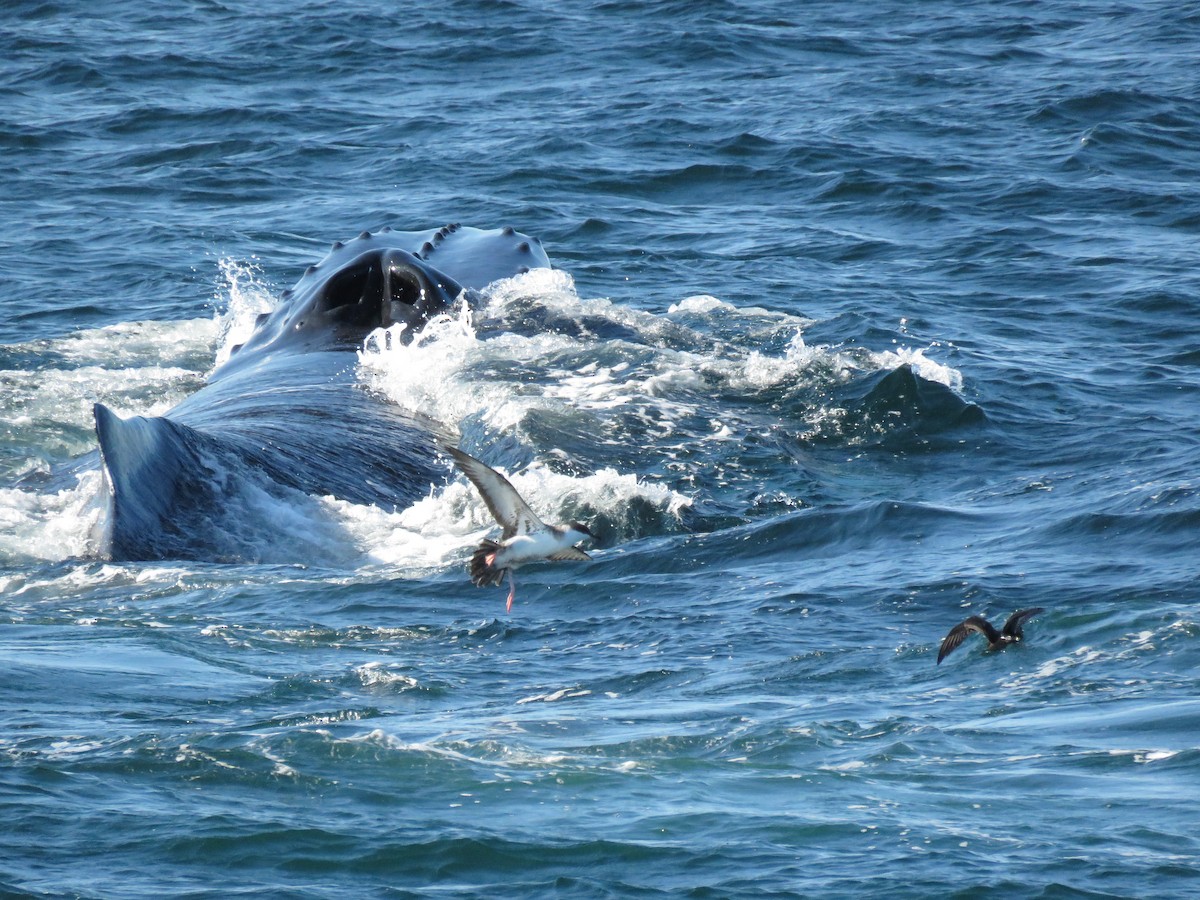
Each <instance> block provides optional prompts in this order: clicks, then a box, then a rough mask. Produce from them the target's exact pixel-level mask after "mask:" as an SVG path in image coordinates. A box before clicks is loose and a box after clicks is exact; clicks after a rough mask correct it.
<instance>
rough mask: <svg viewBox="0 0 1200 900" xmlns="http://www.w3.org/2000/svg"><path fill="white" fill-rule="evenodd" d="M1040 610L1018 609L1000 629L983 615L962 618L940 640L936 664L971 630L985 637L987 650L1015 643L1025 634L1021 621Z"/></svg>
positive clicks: (939, 663) (940, 662) (1040, 610)
mask: <svg viewBox="0 0 1200 900" xmlns="http://www.w3.org/2000/svg"><path fill="white" fill-rule="evenodd" d="M1040 612H1045V610H1044V609H1043V608H1042V607H1040V606H1034V607H1032V608H1031V609H1018V610H1017V611H1016V612H1015V613H1013V614H1012V615H1011V616H1009V617H1008V621H1007V622H1005V623H1004V628H1002V629H1001V630H1000V631H997V630H996V628H995V626H993V625H992V623H991V622H989V621H988V620H987V619H985V618H984V617H983V616H970V617H968V618H966V619H964V620H963V621H961V622H959V623H958V624H957V625H955V626H954V627H953V628H951V629H950V633H949V634H947V635H946V637H945V638H944V639H943V640H942V647H941V649H940V650H938V658H937V661H938V665H939V666H940V665H941V664H942V660H943V659H945V658H946V657H947V656H949V655H950V654H951V653H952V652H953V651H954V649H955V648H956V647H958V645H959V644H961V643H962V642H963V641H964V640H965V639H966V637H967V635H968V634H971V632H976V633H978V634H982V635H983V636H984V637H985V638H987V640H988V649H989V650H998V649H1001V648H1003V647H1007V646H1008V645H1009V644H1013V643H1016V642H1017V641H1019V640H1021V639H1022V638H1023V637H1024V636H1025V635H1024V633H1023V632H1022V631H1021V623H1022V622H1024V621H1025V620H1026V619H1028V618H1030V617H1031V616H1036V615H1037V614H1038V613H1040Z"/></svg>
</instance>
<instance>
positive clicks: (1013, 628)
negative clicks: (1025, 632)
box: [1003, 606, 1046, 638]
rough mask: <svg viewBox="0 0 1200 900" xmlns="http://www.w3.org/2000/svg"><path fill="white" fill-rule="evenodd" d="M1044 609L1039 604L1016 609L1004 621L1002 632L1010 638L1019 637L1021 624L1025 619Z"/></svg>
mask: <svg viewBox="0 0 1200 900" xmlns="http://www.w3.org/2000/svg"><path fill="white" fill-rule="evenodd" d="M1045 611H1046V610H1045V609H1043V608H1042V607H1040V606H1034V607H1031V608H1030V609H1018V610H1017V611H1016V612H1015V613H1013V614H1012V615H1011V616H1009V617H1008V621H1007V622H1005V623H1004V632H1003V633H1004V634H1005V635H1007V636H1008V637H1011V638H1019V637H1021V625H1022V624H1023V623H1024V622H1025V620H1026V619H1030V618H1032V617H1034V616H1036V615H1037V614H1038V613H1040V612H1045Z"/></svg>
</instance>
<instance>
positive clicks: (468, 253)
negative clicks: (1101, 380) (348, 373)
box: [214, 225, 550, 376]
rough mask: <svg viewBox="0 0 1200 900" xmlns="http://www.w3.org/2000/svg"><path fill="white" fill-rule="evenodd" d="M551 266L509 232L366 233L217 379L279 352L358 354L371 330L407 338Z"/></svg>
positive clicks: (283, 307)
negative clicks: (472, 297)
mask: <svg viewBox="0 0 1200 900" xmlns="http://www.w3.org/2000/svg"><path fill="white" fill-rule="evenodd" d="M549 265H550V261H549V260H548V259H547V258H546V253H545V251H544V250H542V247H541V243H540V242H539V241H538V240H537V239H536V238H530V237H527V236H526V235H523V234H520V233H519V232H516V231H514V230H513V229H512V228H499V229H494V230H490V231H485V230H481V229H478V228H465V227H463V226H460V225H446V226H444V227H442V228H438V229H435V230H432V231H427V232H414V231H407V232H402V231H392V230H391V229H390V228H384V229H382V230H380V231H378V232H375V233H371V232H369V231H364V232H363V233H362V234H360V235H359V236H358V237H356V238H354V239H353V240H349V241H346V242H345V243H342V242H341V241H338V242H337V243H335V244H334V245H333V247H332V249H331V250H330V251H329V253H328V255H327V256H326V257H325V258H324V259H323V260H321V261H320V262H319V263H316V264H315V265H312V266H309V268H308V270H307V271H305V273H304V275H303V276H302V277H301V278H300V280H299V281H298V282H296V285H295V287H293V288H291V289H289V290H286V291H284V292H283V293H282V294H281V295H280V298H279V303H278V305H277V306H276V307H275V309H274V310H272V311H271V312H270V313H264V314H263V315H261V316H259V319H258V322H257V323H256V324H255V328H254V333H253V334H252V335H251V336H250V338H249V340H247V341H246V342H245V343H244V344H241V345H239V346H238V347H235V348H234V351H233V354H232V356H231V358H230V360H229V361H228V362H227V363H226V364H225V365H224V366H223V367H222V368H221V370H220V371H219V372H218V373H214V376H215V375H217V374H221V375H224V374H226V373H227V372H228V371H233V370H238V369H242V368H244V367H245V365H246V364H247V362H248V360H249V359H253V358H261V357H262V356H263V355H264V354H272V353H275V352H277V351H287V352H300V353H305V352H313V351H321V350H352V349H356V348H357V347H359V346H360V345H361V344H362V342H363V340H364V339H365V338H366V336H367V335H369V334H370V333H371V332H372V331H374V330H375V329H376V328H387V327H389V326H391V325H396V324H403V325H405V326H406V328H405V331H404V334H405V335H412V334H413V333H415V332H416V331H417V330H419V328H420V327H421V326H422V325H424V324H425V322H427V321H429V320H430V319H431V318H433V317H434V316H436V315H437V314H439V313H441V312H443V311H445V310H447V309H448V308H449V307H450V306H451V305H452V304H453V303H454V302H455V301H456V300H457V299H458V298H459V296H461V295H462V294H463V292H464V290H477V289H481V288H483V287H484V286H485V285H487V284H488V283H489V282H491V281H494V280H496V279H497V278H505V277H510V276H512V275H516V274H518V273H520V272H523V271H526V270H528V269H530V268H540V267H547V266H549Z"/></svg>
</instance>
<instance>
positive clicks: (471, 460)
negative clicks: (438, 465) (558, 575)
mask: <svg viewBox="0 0 1200 900" xmlns="http://www.w3.org/2000/svg"><path fill="white" fill-rule="evenodd" d="M446 451H447V452H448V453H449V454H450V455H451V456H452V457H454V462H455V463H457V464H458V467H459V468H460V469H462V471H463V474H464V475H466V476H467V478H469V479H471V483H472V484H474V485H475V487H476V488H477V489H478V490H479V496H480V497H482V498H483V502H484V503H486V504H487V508H488V510H489V511H490V512H491V514H492V517H493V518H495V520H496V522H497V523H498V524H499V525H500V527H501V528H503V529H504V540H508V539H509V538H510V537H512V536H513V535H515V534H528V533H529V532H531V531H536V530H537V529H540V528H544V527H545V526H544V525H543V524H542V520H541V519H539V518H538V517H537V516H536V515H535V514H534V512H533V510H532V509H530V508H529V505H528V504H527V503H526V502H525V501H524V500H522V499H521V495H520V494H518V493H517V489H516V488H514V487H513V486H512V485H511V484H509V483H508V479H507V478H505V477H504V476H503V475H501V474H500V473H499V472H497V471H496V470H495V469H493V468H492V467H491V466H489V465H487V464H486V463H482V462H480V461H479V460H477V459H476V458H475V457H473V456H469V455H467V454H466V453H463V452H462V451H461V450H459V449H458V448H457V447H447V448H446Z"/></svg>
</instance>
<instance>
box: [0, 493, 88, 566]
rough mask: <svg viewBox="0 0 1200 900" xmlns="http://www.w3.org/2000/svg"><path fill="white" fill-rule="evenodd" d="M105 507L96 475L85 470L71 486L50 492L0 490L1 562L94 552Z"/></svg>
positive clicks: (64, 556)
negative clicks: (2, 560)
mask: <svg viewBox="0 0 1200 900" xmlns="http://www.w3.org/2000/svg"><path fill="white" fill-rule="evenodd" d="M104 505H105V498H104V495H103V477H102V476H101V474H100V472H99V471H92V472H85V473H83V474H82V475H80V476H79V479H78V481H77V483H76V485H75V487H73V488H66V489H64V490H61V491H58V492H57V493H53V494H39V493H35V492H33V491H23V490H20V489H18V488H9V489H0V559H41V560H59V559H67V558H70V557H78V556H86V555H91V554H94V553H95V552H96V551H97V550H98V547H97V540H98V535H99V527H100V518H101V516H102V515H103V513H104Z"/></svg>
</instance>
